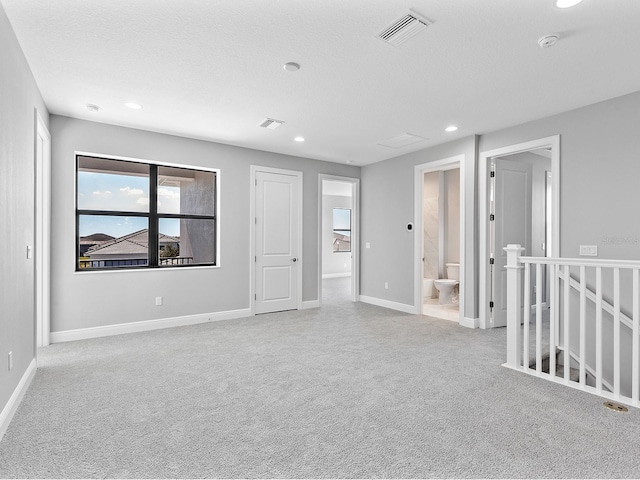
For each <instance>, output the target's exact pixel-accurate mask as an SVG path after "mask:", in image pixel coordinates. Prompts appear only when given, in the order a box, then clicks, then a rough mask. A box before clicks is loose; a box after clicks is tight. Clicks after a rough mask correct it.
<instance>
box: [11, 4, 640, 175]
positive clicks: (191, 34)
mask: <svg viewBox="0 0 640 480" xmlns="http://www.w3.org/2000/svg"><path fill="white" fill-rule="evenodd" d="M0 3H1V4H2V5H3V6H4V8H5V10H6V12H7V15H8V17H9V19H10V20H11V23H12V25H13V27H14V29H15V31H16V34H17V37H18V39H19V41H20V43H21V45H22V47H23V49H24V52H25V55H26V57H27V60H28V61H29V64H30V65H31V68H32V70H33V74H34V76H35V78H36V81H37V83H38V86H39V88H40V90H41V91H42V95H43V96H44V100H45V102H46V104H47V106H48V107H49V109H50V111H51V113H55V114H60V115H67V116H71V117H77V118H82V119H88V120H94V121H98V122H104V123H111V124H116V125H123V126H129V127H135V128H142V129H146V130H153V131H158V132H165V133H171V134H176V135H182V136H187V137H193V138H199V139H205V140H212V141H216V142H222V143H228V144H232V145H240V146H245V147H249V148H255V149H260V150H267V151H273V152H279V153H284V154H290V155H298V156H303V157H309V158H315V159H320V160H328V161H333V162H353V164H355V165H365V164H368V163H372V162H376V161H380V160H383V159H387V158H391V157H395V156H398V155H402V154H405V153H408V152H412V151H416V150H420V149H423V148H426V147H428V146H431V145H435V144H439V143H443V142H446V141H449V140H452V139H455V138H461V137H465V136H468V135H472V134H481V133H486V132H489V131H492V130H496V129H500V128H504V127H507V126H510V125H515V124H519V123H522V122H526V121H529V120H533V119H537V118H541V117H545V116H548V115H551V114H554V113H559V112H562V111H566V110H569V109H573V108H577V107H580V106H583V105H587V104H591V103H595V102H598V101H601V100H605V99H608V98H613V97H616V96H620V95H623V94H627V93H631V92H634V91H637V90H640V61H638V59H639V58H640V55H639V54H640V27H639V26H638V20H640V0H615V1H614V0H584V2H583V3H582V4H580V5H578V6H577V7H574V8H571V9H565V10H561V9H559V8H557V7H556V6H555V1H554V0H517V1H516V0H446V1H445V0H348V1H347V0H308V1H304V0H272V1H266V0H215V1H207V0H182V1H175V0H171V1H169V0H136V1H131V0H101V1H87V0H55V1H51V0H0ZM410 8H411V9H413V10H415V11H416V12H417V13H419V14H421V15H423V16H424V17H426V18H427V19H429V20H430V21H432V22H433V24H432V25H430V26H429V27H428V28H427V29H426V30H424V31H423V32H421V33H420V34H418V35H417V36H415V37H413V38H412V39H411V40H409V41H408V42H407V43H405V44H403V45H401V46H399V47H394V46H391V45H388V44H386V43H384V42H383V41H381V40H379V39H378V38H376V35H377V34H378V33H380V32H381V31H382V30H383V29H384V28H385V27H387V26H388V25H390V24H391V23H392V22H394V21H395V20H397V19H398V18H400V17H401V16H403V15H404V14H406V13H407V12H408V11H409V9H410ZM550 33H558V34H560V37H561V38H560V41H559V42H558V44H557V45H556V46H554V47H552V48H549V49H541V48H540V47H539V46H538V44H537V40H538V39H539V38H540V37H542V36H543V35H546V34H550ZM286 62H297V63H299V64H300V65H301V67H302V68H301V69H300V70H299V71H297V72H294V73H291V72H287V71H285V70H284V69H283V68H282V66H283V64H284V63H286ZM128 101H135V102H138V103H140V104H142V105H143V106H144V108H143V109H142V110H140V111H134V110H130V109H128V108H126V107H125V106H124V105H123V104H124V103H125V102H128ZM87 103H92V104H96V105H99V106H100V107H101V110H100V111H99V112H98V113H92V112H89V111H88V110H87V109H86V107H85V105H86V104H87ZM266 117H270V118H275V119H278V120H284V121H285V122H286V123H285V124H284V125H283V126H281V127H280V128H278V129H276V130H267V129H261V128H258V126H257V125H258V124H259V123H261V122H262V120H264V119H265V118H266ZM450 124H456V125H458V126H459V130H458V131H457V132H454V133H445V132H444V128H445V127H446V126H448V125H450ZM405 133H410V134H413V135H416V136H419V137H424V138H426V139H427V140H423V141H419V142H417V143H413V144H410V145H408V146H405V147H401V148H389V147H385V146H381V145H378V143H379V142H384V141H386V140H389V139H392V138H393V137H396V136H399V135H402V134H405ZM298 135H301V136H303V137H305V138H306V142H304V143H298V142H294V141H293V138H294V137H295V136H298Z"/></svg>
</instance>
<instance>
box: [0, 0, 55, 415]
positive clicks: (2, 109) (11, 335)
mask: <svg viewBox="0 0 640 480" xmlns="http://www.w3.org/2000/svg"><path fill="white" fill-rule="evenodd" d="M0 65H1V67H0V225H2V228H0V245H2V255H0V307H1V308H2V314H1V315H0V366H1V368H0V411H2V409H3V408H4V407H5V406H6V404H7V402H8V400H9V398H10V397H11V394H12V393H13V391H14V390H15V389H16V387H17V386H18V383H19V382H20V379H21V378H22V376H23V375H24V373H25V371H26V369H27V367H28V366H29V364H30V363H31V361H32V360H33V358H34V357H35V311H34V302H35V289H34V280H35V277H34V268H35V262H34V259H33V258H32V259H31V260H27V256H26V253H27V245H34V242H35V231H34V224H35V216H34V210H35V207H34V205H35V200H34V195H35V192H34V182H35V155H34V148H35V113H34V112H35V109H38V111H39V112H40V115H41V117H42V119H43V120H44V121H45V123H47V124H48V122H49V113H48V112H47V109H46V107H45V105H44V103H43V101H42V97H41V96H40V92H39V91H38V87H37V86H36V83H35V81H34V79H33V75H32V74H31V70H30V68H29V66H28V65H27V62H26V60H25V58H24V55H23V53H22V49H21V48H20V45H19V44H18V41H17V39H16V37H15V34H14V33H13V29H12V28H11V24H10V23H9V20H8V19H7V16H6V14H5V12H4V9H3V8H2V7H0ZM10 351H12V352H13V369H12V370H11V371H8V368H7V363H8V362H7V358H8V357H7V355H8V353H9V352H10Z"/></svg>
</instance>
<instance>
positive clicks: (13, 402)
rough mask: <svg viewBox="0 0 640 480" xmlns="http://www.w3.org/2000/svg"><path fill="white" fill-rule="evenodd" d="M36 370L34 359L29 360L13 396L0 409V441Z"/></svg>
mask: <svg viewBox="0 0 640 480" xmlns="http://www.w3.org/2000/svg"><path fill="white" fill-rule="evenodd" d="M36 370H37V363H36V359H35V358H34V359H33V360H31V363H30V364H29V366H28V367H27V370H26V371H25V372H24V375H22V378H21V379H20V383H18V386H17V387H16V389H15V390H14V391H13V394H12V395H11V397H10V398H9V401H8V402H7V404H6V405H5V407H4V408H3V409H2V412H0V440H2V437H3V436H4V434H5V432H6V431H7V428H9V423H11V419H12V418H13V415H14V414H15V413H16V410H18V406H19V405H20V402H21V401H22V397H24V394H25V393H26V392H27V389H28V388H29V385H30V384H31V380H33V377H34V376H35V374H36Z"/></svg>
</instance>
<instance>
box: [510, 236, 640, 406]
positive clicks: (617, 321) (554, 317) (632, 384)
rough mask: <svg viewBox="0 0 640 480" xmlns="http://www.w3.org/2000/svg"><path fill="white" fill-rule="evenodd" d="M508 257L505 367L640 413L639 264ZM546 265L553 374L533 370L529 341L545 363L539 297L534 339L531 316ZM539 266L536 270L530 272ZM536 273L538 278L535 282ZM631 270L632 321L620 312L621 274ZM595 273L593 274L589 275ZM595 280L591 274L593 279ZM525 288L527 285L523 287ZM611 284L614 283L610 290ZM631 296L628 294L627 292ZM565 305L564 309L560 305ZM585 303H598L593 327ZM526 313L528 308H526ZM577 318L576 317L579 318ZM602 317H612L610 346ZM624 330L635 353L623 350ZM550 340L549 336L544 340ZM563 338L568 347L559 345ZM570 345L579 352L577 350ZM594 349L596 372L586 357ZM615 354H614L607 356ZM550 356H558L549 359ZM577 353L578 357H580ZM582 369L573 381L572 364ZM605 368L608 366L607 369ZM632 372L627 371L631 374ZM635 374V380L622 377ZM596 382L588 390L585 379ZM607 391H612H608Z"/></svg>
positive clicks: (517, 253)
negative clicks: (607, 294)
mask: <svg viewBox="0 0 640 480" xmlns="http://www.w3.org/2000/svg"><path fill="white" fill-rule="evenodd" d="M504 250H505V251H506V253H507V264H506V271H507V362H506V363H505V364H504V366H506V367H508V368H512V369H514V370H518V371H521V372H524V373H527V374H530V375H536V376H539V377H542V378H545V379H548V380H551V381H553V382H556V383H562V384H563V385H566V386H569V387H571V388H576V389H578V390H582V391H586V392H589V393H593V394H595V395H599V396H602V397H605V398H609V399H612V400H616V401H621V402H623V403H627V404H629V405H633V406H635V407H640V338H639V337H640V261H636V260H585V259H582V258H580V259H577V258H547V257H522V256H521V253H522V251H523V250H524V249H523V248H522V247H521V246H520V245H513V244H511V245H508V246H507V247H506V248H504ZM542 265H548V266H549V267H550V271H551V292H550V293H551V295H550V317H549V328H548V329H547V330H548V335H549V348H550V357H549V373H548V374H545V373H544V372H541V367H540V365H539V364H538V365H537V368H535V369H531V368H530V367H529V362H528V359H529V348H530V339H531V340H532V341H533V342H534V346H535V349H536V361H537V363H541V345H542V337H541V332H542V313H541V312H542V304H541V300H540V297H537V299H536V302H535V311H534V312H535V329H536V330H535V338H532V337H531V333H530V320H529V319H530V316H531V314H532V313H534V312H531V311H530V310H531V308H530V305H529V304H530V303H531V286H532V285H540V284H541V282H542V278H543V277H542V273H541V266H542ZM532 266H535V268H531V267H532ZM571 267H579V274H576V275H577V276H576V278H575V279H574V278H573V276H572V272H571V270H572V268H571ZM593 267H595V272H593V273H595V292H594V291H593V290H592V288H593V287H591V288H587V269H588V268H593ZM534 270H535V278H532V274H533V273H534V272H533V271H534ZM629 270H631V273H632V276H633V279H632V282H631V284H630V285H631V299H630V300H632V303H633V314H632V315H631V316H629V315H628V314H625V313H623V312H621V306H622V305H621V300H622V299H621V286H622V285H621V273H622V272H623V271H629ZM605 271H610V272H611V273H612V275H611V278H610V279H609V276H608V275H607V280H606V282H607V284H608V285H610V286H611V288H612V292H613V293H612V298H611V299H610V300H609V301H607V300H604V299H603V291H604V290H605V289H606V290H607V291H609V290H608V288H606V287H605V285H603V272H605ZM589 272H591V270H589ZM589 277H591V273H590V275H589ZM523 282H524V284H523ZM609 282H611V283H610V284H609ZM572 289H574V290H578V291H579V295H580V300H579V313H578V312H577V311H576V310H575V308H572V307H571V306H570V304H571V298H572ZM627 291H628V290H625V292H627ZM561 302H562V308H560V304H561ZM587 302H593V303H595V324H594V326H592V327H588V326H587V323H586V318H587V309H586V305H587ZM610 302H611V303H610ZM523 307H524V308H523ZM576 314H578V316H577V317H575V315H576ZM603 314H608V315H611V318H612V337H611V340H610V341H609V342H610V343H608V342H607V343H605V342H603V320H604V319H603ZM621 325H624V326H625V327H628V328H629V329H630V330H631V340H632V342H631V350H630V351H629V350H626V352H625V351H624V349H623V348H622V339H621V327H620V326H621ZM587 328H594V331H593V332H594V333H595V340H596V341H595V345H591V344H589V343H588V342H587V336H588V331H587ZM545 335H546V334H545ZM561 338H563V339H564V340H563V343H564V345H563V346H562V347H561V346H560V345H559V343H560V341H561ZM571 339H573V342H574V343H575V344H576V345H579V347H578V348H577V350H575V351H574V350H573V348H572V345H571ZM592 348H595V353H594V355H595V368H592V367H591V366H590V365H587V363H586V357H587V356H588V353H587V352H588V351H590V350H591V351H593V350H592ZM558 349H559V350H561V351H563V352H564V354H563V359H564V365H565V370H564V375H563V376H562V377H558V376H557V375H556V373H555V371H556V368H555V367H556V354H557V352H558V351H559V350H558ZM608 349H612V350H611V352H612V354H611V355H609V354H608V353H606V352H607V351H608ZM551 352H556V353H554V354H551ZM576 352H580V353H579V354H578V353H576ZM572 361H575V362H577V363H578V364H579V369H580V379H579V381H574V380H571V378H570V369H571V362H572ZM605 362H606V363H607V364H608V366H607V365H604V363H605ZM627 369H628V370H627ZM605 370H606V371H607V372H608V373H610V374H611V375H612V377H611V378H610V379H609V380H610V383H609V382H608V381H607V380H605V379H604V378H603V377H604V373H605ZM625 370H626V371H628V372H630V373H631V378H630V381H629V377H628V376H627V374H626V373H625V372H624V371H625ZM587 374H589V375H591V376H592V377H595V387H591V386H589V385H586V375H587ZM607 390H608V391H607Z"/></svg>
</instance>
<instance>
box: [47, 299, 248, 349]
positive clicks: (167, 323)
mask: <svg viewBox="0 0 640 480" xmlns="http://www.w3.org/2000/svg"><path fill="white" fill-rule="evenodd" d="M250 316H251V309H250V308H243V309H240V310H229V311H226V312H215V313H203V314H199V315H186V316H184V317H173V318H160V319H157V320H145V321H142V322H131V323H121V324H119V325H105V326H102V327H91V328H79V329H76V330H64V331H61V332H51V343H60V342H73V341H75V340H86V339H89V338H99V337H108V336H111V335H122V334H124V333H136V332H147V331H149V330H158V329H160V328H169V327H183V326H186V325H196V324H198V323H207V322H217V321H220V320H233V319H236V318H245V317H250Z"/></svg>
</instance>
